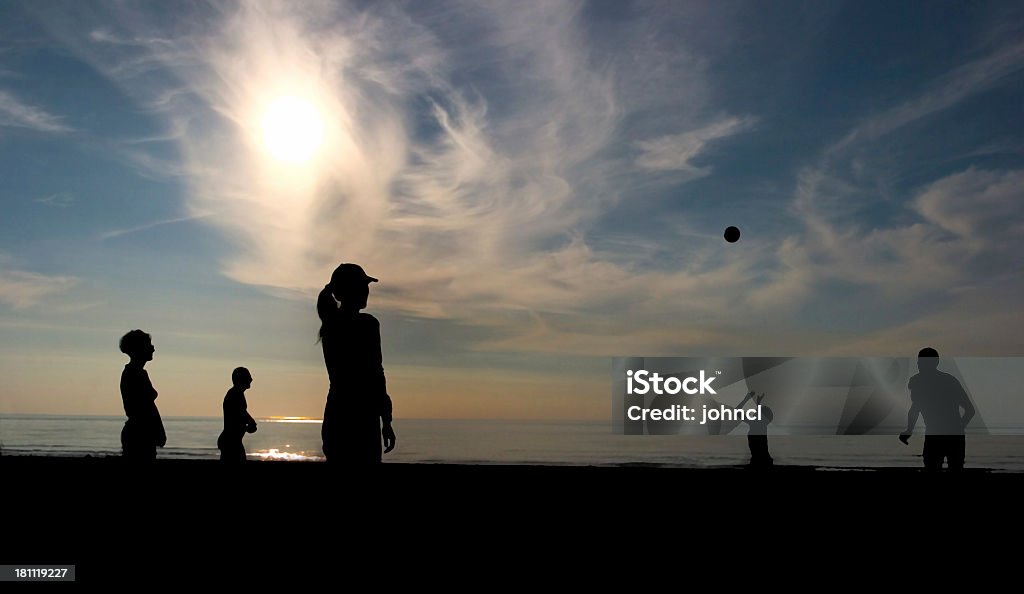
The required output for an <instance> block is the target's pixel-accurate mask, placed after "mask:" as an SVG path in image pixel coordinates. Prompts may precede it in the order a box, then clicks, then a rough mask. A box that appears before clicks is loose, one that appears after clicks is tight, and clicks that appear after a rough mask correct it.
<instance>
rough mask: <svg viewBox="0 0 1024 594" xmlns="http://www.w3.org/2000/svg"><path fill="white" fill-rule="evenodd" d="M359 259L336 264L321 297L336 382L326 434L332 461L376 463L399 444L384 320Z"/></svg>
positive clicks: (323, 337)
mask: <svg viewBox="0 0 1024 594" xmlns="http://www.w3.org/2000/svg"><path fill="white" fill-rule="evenodd" d="M375 282H377V279H375V278H373V277H371V276H368V275H367V274H366V273H365V272H364V271H363V269H362V267H360V266H359V265H357V264H342V265H340V266H338V268H337V269H335V271H334V274H332V275H331V282H330V283H328V284H327V285H326V286H325V287H324V288H323V290H322V291H320V295H319V296H318V297H317V304H316V309H317V314H318V315H319V316H320V322H321V325H320V342H321V345H322V346H323V350H324V363H326V365H327V376H328V378H329V379H330V382H331V387H330V391H329V392H328V393H327V406H326V407H325V408H324V423H323V428H322V429H321V435H322V437H323V441H324V445H323V448H324V455H325V456H326V457H327V462H328V463H339V462H340V463H345V464H351V465H374V464H379V463H380V461H381V439H383V441H384V450H383V451H384V453H387V452H390V451H391V450H393V449H394V448H395V431H394V429H392V427H391V397H390V396H388V393H387V385H386V383H385V379H384V366H383V364H382V357H381V350H380V322H378V321H377V318H375V317H373V316H371V315H370V314H367V313H360V311H359V310H361V309H363V308H365V307H366V300H367V297H369V295H370V283H375Z"/></svg>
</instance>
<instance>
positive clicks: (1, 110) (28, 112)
mask: <svg viewBox="0 0 1024 594" xmlns="http://www.w3.org/2000/svg"><path fill="white" fill-rule="evenodd" d="M0 126H9V127H15V128H28V129H31V130H37V131H39V132H69V131H71V128H70V127H69V126H67V125H66V124H65V123H64V122H63V118H61V117H59V116H56V115H53V114H51V113H49V112H47V111H46V110H44V109H42V108H41V107H37V106H34V105H29V104H28V103H25V102H23V101H21V100H20V99H18V98H17V97H15V96H14V95H12V94H10V93H8V92H7V91H4V90H2V89H0Z"/></svg>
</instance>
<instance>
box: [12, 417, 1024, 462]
mask: <svg viewBox="0 0 1024 594" xmlns="http://www.w3.org/2000/svg"><path fill="white" fill-rule="evenodd" d="M257 421H258V423H259V430H258V431H257V432H256V433H253V434H250V435H246V436H245V439H244V444H245V449H246V452H247V453H248V457H249V459H250V460H253V461H257V460H294V461H319V460H323V454H322V452H321V450H320V445H321V442H320V421H319V420H312V419H257ZM123 424H124V417H120V416H118V417H100V416H51V415H0V449H2V455H5V456H7V455H41V456H113V455H119V454H120V432H121V427H122V426H123ZM221 425H222V420H221V419H220V418H215V417H210V418H203V417H165V418H164V426H165V429H166V431H167V447H165V448H162V449H160V450H158V457H160V458H178V459H216V458H218V456H219V452H218V450H217V445H216V444H217V436H218V435H219V434H220V430H221ZM394 427H395V431H396V433H397V434H398V446H397V447H396V448H395V450H394V451H393V452H391V453H389V454H386V455H385V456H384V460H385V462H412V463H421V464H431V463H449V464H541V465H583V466H620V465H638V464H642V465H651V466H667V467H689V468H693V467H715V466H732V465H739V464H745V463H746V462H747V460H748V457H749V454H748V451H747V441H746V437H745V436H744V435H742V434H740V435H725V436H674V435H668V436H666V435H657V436H655V435H629V436H626V435H617V434H615V433H613V432H612V427H611V423H610V422H565V421H505V420H501V421H498V420H483V421H480V420H434V419H429V420H428V419H396V420H395V422H394ZM769 444H770V449H771V453H772V456H773V457H774V458H775V463H776V464H790V465H812V466H823V467H829V468H837V469H841V468H856V467H920V466H921V446H922V444H923V436H922V435H919V434H918V435H915V436H914V437H913V438H912V440H911V443H910V445H909V446H904V445H903V444H902V443H900V442H899V441H898V440H897V439H896V435H891V436H889V435H863V436H771V437H769ZM966 465H967V466H968V467H974V468H990V469H993V470H1001V471H1011V472H1024V436H1022V435H972V436H969V437H968V440H967V463H966Z"/></svg>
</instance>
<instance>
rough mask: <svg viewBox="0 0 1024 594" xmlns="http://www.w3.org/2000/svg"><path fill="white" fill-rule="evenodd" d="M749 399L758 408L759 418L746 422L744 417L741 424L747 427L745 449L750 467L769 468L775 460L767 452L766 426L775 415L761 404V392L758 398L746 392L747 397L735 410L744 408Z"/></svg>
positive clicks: (762, 398)
mask: <svg viewBox="0 0 1024 594" xmlns="http://www.w3.org/2000/svg"><path fill="white" fill-rule="evenodd" d="M751 398H753V399H754V403H755V404H756V405H757V406H758V407H760V416H761V418H760V419H753V420H748V419H747V418H746V417H744V418H743V422H744V423H746V424H747V427H748V429H747V447H748V448H749V449H750V467H751V468H771V466H772V465H773V464H774V463H775V460H773V459H772V455H771V454H770V453H769V452H768V424H769V423H771V422H772V420H774V419H775V415H774V414H773V413H772V409H770V408H768V407H767V406H765V405H763V404H761V401H762V400H764V393H763V392H762V393H761V395H760V396H758V395H755V394H754V393H753V392H747V395H746V396H744V397H743V400H741V401H740V403H739V404H737V405H736V407H735V408H744V406H743V405H745V404H746V403H747V401H748V400H750V399H751Z"/></svg>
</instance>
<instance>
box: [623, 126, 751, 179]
mask: <svg viewBox="0 0 1024 594" xmlns="http://www.w3.org/2000/svg"><path fill="white" fill-rule="evenodd" d="M753 123H754V120H753V118H725V119H722V120H719V121H716V122H713V123H711V124H709V125H707V126H705V127H703V128H700V129H699V130H691V131H689V132H683V133H682V134H672V135H667V136H659V137H658V138H653V139H651V140H642V141H637V142H636V143H634V146H635V147H636V148H637V150H639V151H640V155H638V156H637V158H636V165H637V167H640V168H641V169H649V170H653V171H680V172H683V173H684V174H685V175H686V178H687V179H696V178H698V177H703V176H705V175H707V174H708V173H710V171H711V170H710V168H709V167H697V166H695V165H694V164H693V163H692V160H693V158H694V157H696V156H697V155H699V154H700V153H701V152H703V151H704V148H705V146H706V145H707V144H708V143H709V142H711V141H714V140H717V139H719V138H725V137H728V136H732V135H733V134H736V133H737V132H739V131H740V130H743V129H746V128H749V127H750V126H751V125H753Z"/></svg>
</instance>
